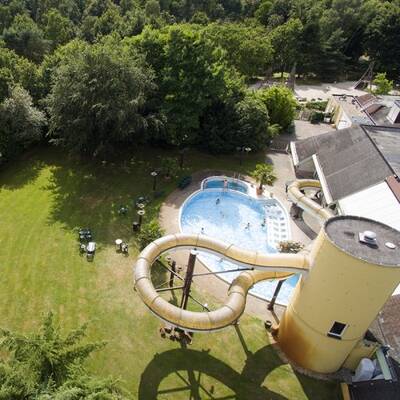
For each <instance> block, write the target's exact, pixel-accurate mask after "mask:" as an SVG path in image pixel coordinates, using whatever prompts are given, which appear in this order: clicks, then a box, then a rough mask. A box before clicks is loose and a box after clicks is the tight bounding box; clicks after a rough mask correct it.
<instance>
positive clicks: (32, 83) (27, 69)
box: [0, 45, 39, 102]
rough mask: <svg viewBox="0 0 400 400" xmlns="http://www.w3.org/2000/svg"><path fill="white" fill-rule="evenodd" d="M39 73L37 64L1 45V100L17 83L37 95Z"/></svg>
mask: <svg viewBox="0 0 400 400" xmlns="http://www.w3.org/2000/svg"><path fill="white" fill-rule="evenodd" d="M38 75H39V74H38V69H37V67H36V65H35V64H33V63H32V62H30V61H28V60H27V59H26V58H24V57H20V56H18V55H17V54H16V53H15V51H13V50H10V49H7V48H4V47H1V45H0V102H1V101H3V100H4V99H5V98H6V97H7V96H8V95H9V93H10V90H11V89H12V87H13V86H15V85H16V84H19V85H21V86H22V87H24V88H25V89H26V90H28V92H30V93H32V94H33V95H35V96H36V94H37V92H38Z"/></svg>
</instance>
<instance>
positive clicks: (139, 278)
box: [134, 180, 332, 332]
mask: <svg viewBox="0 0 400 400" xmlns="http://www.w3.org/2000/svg"><path fill="white" fill-rule="evenodd" d="M310 187H311V188H319V187H320V186H319V182H318V181H315V180H300V181H295V182H294V183H292V184H291V185H290V186H289V187H288V196H289V198H290V200H292V201H293V202H294V203H295V204H297V205H298V206H299V207H301V208H302V209H303V210H305V211H306V212H309V213H311V214H312V215H314V216H316V217H317V218H318V219H319V220H326V219H328V218H330V217H331V216H332V213H331V212H330V211H329V210H325V209H324V208H323V207H322V206H320V205H319V204H317V203H316V202H314V201H312V200H311V199H309V198H308V197H307V196H306V195H305V194H304V193H303V192H301V190H303V189H306V188H310ZM179 249H200V250H206V251H207V252H211V253H214V254H217V255H219V256H221V257H224V258H226V259H228V260H230V261H233V262H234V263H237V264H239V265H242V266H246V267H249V268H254V270H252V271H245V272H242V273H241V274H240V275H239V276H238V277H237V278H236V279H235V280H234V281H233V282H232V284H231V285H230V287H229V290H228V296H227V300H226V302H225V303H224V304H223V305H222V307H220V308H218V309H217V310H214V311H210V312H194V311H188V310H184V309H182V308H179V307H176V306H174V305H172V304H171V303H169V302H168V301H167V300H165V299H164V298H162V297H161V295H160V294H159V293H158V292H157V291H156V289H155V288H154V286H153V283H152V281H151V267H152V265H153V263H154V262H155V261H156V260H157V258H158V257H160V255H162V254H163V253H166V252H168V251H174V250H179ZM309 266H310V259H309V257H308V254H307V253H298V254H282V253H281V254H266V253H260V252H257V251H249V250H244V249H241V248H239V247H237V246H235V245H232V244H227V243H224V242H222V241H220V240H216V239H212V238H210V237H207V236H205V235H202V234H199V235H187V234H175V235H168V236H164V237H162V238H160V239H157V240H155V241H154V242H152V243H150V244H149V245H148V246H147V247H146V248H145V249H144V250H143V251H142V252H141V253H140V255H139V257H138V260H137V263H136V268H135V271H134V280H135V288H136V290H137V292H138V293H139V296H140V297H141V299H142V300H143V302H144V303H145V304H146V305H147V307H148V308H149V309H150V310H151V311H152V312H153V313H154V314H155V315H156V316H158V317H159V318H160V319H162V320H163V321H165V322H167V323H169V324H171V325H173V326H177V327H180V328H182V329H186V330H189V331H198V332H209V331H215V330H219V329H222V328H225V327H227V326H229V325H231V324H233V323H234V322H236V321H237V320H238V319H239V317H240V316H241V315H242V314H243V311H244V309H245V306H246V296H247V293H248V291H249V289H250V288H251V287H252V286H253V285H254V284H256V283H257V282H260V281H263V280H267V279H286V278H288V277H289V276H291V275H293V274H296V273H303V274H304V273H307V270H308V268H309Z"/></svg>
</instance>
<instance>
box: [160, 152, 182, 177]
mask: <svg viewBox="0 0 400 400" xmlns="http://www.w3.org/2000/svg"><path fill="white" fill-rule="evenodd" d="M178 169H179V166H178V161H177V160H176V159H175V158H173V157H164V158H163V159H162V160H161V170H162V173H163V175H164V176H165V177H166V178H171V177H173V176H176V174H177V172H178Z"/></svg>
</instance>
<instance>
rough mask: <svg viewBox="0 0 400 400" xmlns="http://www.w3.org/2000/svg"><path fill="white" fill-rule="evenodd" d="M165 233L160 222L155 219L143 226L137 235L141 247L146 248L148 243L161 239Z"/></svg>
mask: <svg viewBox="0 0 400 400" xmlns="http://www.w3.org/2000/svg"><path fill="white" fill-rule="evenodd" d="M163 235H164V231H163V230H162V229H161V227H160V224H159V223H158V221H157V220H153V221H151V222H149V223H148V224H145V225H143V226H142V227H141V229H140V232H139V234H138V236H137V240H138V242H139V246H140V249H141V250H142V249H144V248H145V247H146V246H147V245H149V244H150V243H151V242H153V241H154V240H156V239H159V238H160V237H161V236H163Z"/></svg>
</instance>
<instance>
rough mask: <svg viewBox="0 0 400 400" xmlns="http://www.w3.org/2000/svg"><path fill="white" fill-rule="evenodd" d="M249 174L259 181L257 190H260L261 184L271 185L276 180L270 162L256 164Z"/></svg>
mask: <svg viewBox="0 0 400 400" xmlns="http://www.w3.org/2000/svg"><path fill="white" fill-rule="evenodd" d="M251 176H252V177H253V178H254V179H255V180H257V181H258V182H259V184H260V185H259V187H258V189H259V190H262V187H263V185H270V186H272V185H273V183H274V182H275V180H276V175H275V173H274V167H273V165H272V164H257V165H256V168H255V170H254V171H253V172H252V174H251Z"/></svg>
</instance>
